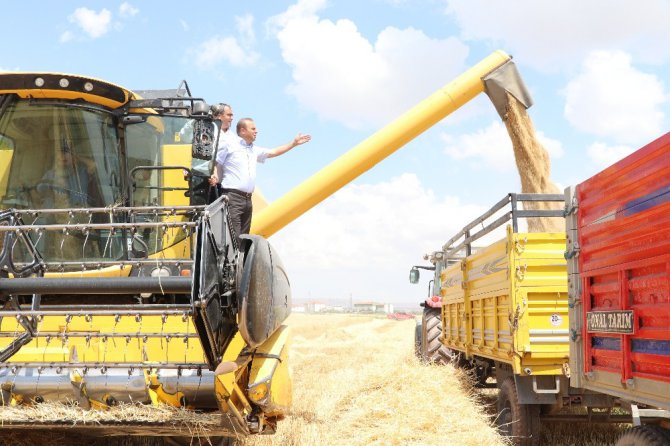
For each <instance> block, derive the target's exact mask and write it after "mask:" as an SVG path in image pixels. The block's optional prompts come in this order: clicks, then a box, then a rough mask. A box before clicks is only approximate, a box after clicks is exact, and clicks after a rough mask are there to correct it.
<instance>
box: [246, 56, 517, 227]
mask: <svg viewBox="0 0 670 446" xmlns="http://www.w3.org/2000/svg"><path fill="white" fill-rule="evenodd" d="M510 60H511V57H510V56H509V55H507V54H506V53H505V52H503V51H500V50H498V51H495V52H493V53H492V54H490V55H489V56H487V57H486V58H484V59H483V60H482V61H480V62H479V63H478V64H477V65H475V66H473V67H472V68H470V69H469V70H467V71H466V72H464V73H463V74H461V75H460V76H459V77H457V78H456V79H454V80H453V81H451V82H450V83H448V84H447V85H445V86H444V87H442V88H441V89H439V90H438V91H436V92H435V93H433V94H432V95H431V96H429V97H427V98H426V99H424V100H423V101H421V102H420V103H419V104H417V105H416V106H414V107H413V108H411V109H410V110H408V111H407V112H405V113H404V114H403V115H401V116H400V117H398V118H397V119H395V120H394V121H392V122H391V123H390V124H388V125H386V126H385V127H384V128H382V129H381V130H379V131H377V132H376V133H375V134H373V135H372V136H370V137H368V138H367V139H365V140H364V141H362V142H361V143H359V144H358V145H356V146H354V147H353V148H352V149H350V150H349V151H348V152H346V153H345V154H344V155H342V156H341V157H339V158H338V159H336V160H335V161H333V162H332V163H330V164H329V165H327V166H326V167H324V168H323V169H321V170H320V171H319V172H317V173H315V174H314V175H312V176H311V177H310V178H308V179H307V180H305V181H304V182H303V183H301V184H299V185H298V186H296V187H295V188H294V189H292V190H291V191H289V192H288V193H287V194H286V195H284V196H282V197H280V198H279V199H278V200H276V201H275V202H273V203H271V204H270V205H269V206H267V207H266V208H265V209H263V210H262V211H260V212H258V213H257V214H256V215H255V216H254V220H253V222H252V226H251V232H252V233H253V234H258V235H261V236H263V237H269V236H271V235H273V234H274V233H276V232H277V231H279V230H280V229H282V228H283V227H284V226H286V225H287V224H289V223H290V222H292V221H293V220H295V219H296V218H298V217H299V216H301V215H302V214H304V213H305V212H307V211H308V210H309V209H311V208H312V207H314V206H316V205H317V204H319V203H320V202H321V201H323V200H324V199H326V198H327V197H328V196H330V195H332V194H333V193H335V192H336V191H337V190H339V189H340V188H342V187H343V186H345V185H346V184H348V183H349V182H351V181H353V180H354V179H355V178H357V177H359V176H360V175H361V174H363V173H364V172H366V171H368V170H369V169H370V168H372V167H373V166H374V165H375V164H377V163H379V162H380V161H381V160H383V159H384V158H386V157H387V156H389V155H390V154H392V153H393V152H395V151H396V150H398V149H399V148H400V147H402V146H404V145H405V144H407V143H408V142H409V141H411V140H412V139H414V138H416V137H417V136H418V135H420V134H421V133H423V132H424V131H426V130H427V129H429V128H430V127H432V126H433V125H435V124H436V123H437V122H439V121H440V120H442V119H443V118H444V117H446V116H447V115H449V114H451V113H452V112H454V111H455V110H457V109H458V108H460V107H461V106H462V105H464V104H465V103H467V102H468V101H470V100H471V99H473V98H474V97H475V96H477V95H478V94H479V93H482V92H483V91H484V90H485V88H486V87H485V84H484V82H483V80H482V78H484V77H485V76H487V75H489V74H491V73H492V72H493V71H495V70H497V69H498V68H500V67H502V66H503V65H505V64H506V63H507V62H509V61H510Z"/></svg>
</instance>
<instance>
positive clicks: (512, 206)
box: [410, 193, 615, 445]
mask: <svg viewBox="0 0 670 446" xmlns="http://www.w3.org/2000/svg"><path fill="white" fill-rule="evenodd" d="M563 199H564V197H563V195H560V194H514V193H510V194H508V195H506V196H505V197H504V198H503V199H502V200H500V201H499V202H498V203H497V204H496V205H495V206H493V207H492V208H491V209H490V210H489V211H487V212H486V213H484V214H483V215H482V216H480V217H479V218H477V219H475V220H474V221H472V222H471V223H470V224H468V225H466V226H465V227H464V228H463V229H462V230H461V231H460V232H459V233H458V234H456V235H455V236H454V237H452V238H451V239H450V240H449V241H447V242H446V243H445V244H444V245H443V247H442V249H441V250H440V251H439V254H440V255H438V256H436V255H435V254H433V255H432V256H431V258H432V259H434V261H435V263H436V267H435V272H436V274H435V277H434V278H433V281H434V282H433V283H434V284H436V285H434V293H435V295H436V296H439V298H440V305H439V310H438V311H439V314H440V317H441V333H440V338H439V339H440V342H441V344H442V346H443V347H444V348H446V349H448V351H449V352H450V357H451V360H452V362H453V364H454V365H456V366H457V367H462V368H464V369H467V370H468V371H469V372H470V373H471V375H472V377H473V379H474V381H475V383H476V384H477V385H479V386H487V387H489V386H493V385H494V384H493V382H492V381H493V380H495V385H496V386H497V388H498V389H499V394H498V401H497V412H498V416H497V418H496V423H497V424H498V426H499V429H500V430H501V432H502V433H503V434H505V435H507V436H509V437H511V438H512V439H513V442H514V444H517V445H537V444H539V435H540V426H541V425H540V420H541V418H547V417H549V416H551V417H552V418H554V419H559V418H560V415H559V414H557V412H558V411H559V410H560V409H561V408H563V407H565V406H570V405H575V404H578V405H586V406H588V407H591V408H608V407H611V406H612V405H613V399H612V398H611V397H610V396H608V395H603V394H599V393H596V392H591V391H585V390H584V389H578V388H573V387H570V385H569V377H570V367H569V353H570V345H569V323H568V285H567V268H566V259H565V257H564V254H565V246H566V242H565V234H564V233H531V232H526V231H524V228H525V226H526V224H525V220H527V219H529V218H563V211H562V210H525V209H523V204H527V203H531V204H532V203H538V202H562V201H563ZM527 207H531V206H527ZM496 231H497V232H496ZM497 235H498V236H501V238H499V239H497V241H495V242H493V243H490V244H487V245H485V246H482V245H483V244H484V241H485V238H484V237H489V238H491V237H493V238H495V237H496V236H497ZM478 243H479V246H477V244H478ZM410 276H411V277H410V281H412V282H414V283H416V282H417V281H418V278H419V277H418V276H419V275H418V269H415V268H413V270H412V272H411V273H410ZM431 302H434V299H433V298H432V296H431V297H429V299H428V300H427V301H426V302H425V303H424V304H423V305H424V318H423V320H424V321H426V320H429V319H430V317H431V316H432V315H433V313H434V312H435V308H434V307H435V305H434V304H433V303H431ZM429 327H430V326H429ZM429 327H427V328H429ZM417 333H418V334H419V333H420V335H421V336H422V339H421V342H419V343H418V344H417V345H419V346H425V345H429V343H427V341H428V339H427V338H425V336H428V335H429V334H430V332H429V331H428V330H427V329H420V330H417ZM427 354H428V352H427V351H425V350H424V351H420V355H423V356H425V355H427ZM598 416H601V415H600V414H598V415H596V417H598ZM607 416H609V414H608V415H607ZM611 419H612V420H614V419H615V418H614V417H613V418H611Z"/></svg>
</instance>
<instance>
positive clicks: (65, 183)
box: [0, 51, 518, 441]
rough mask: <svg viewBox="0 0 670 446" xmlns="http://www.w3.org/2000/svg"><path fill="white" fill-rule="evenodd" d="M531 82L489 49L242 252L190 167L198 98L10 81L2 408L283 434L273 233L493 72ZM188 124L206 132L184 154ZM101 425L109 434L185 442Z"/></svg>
mask: <svg viewBox="0 0 670 446" xmlns="http://www.w3.org/2000/svg"><path fill="white" fill-rule="evenodd" d="M515 73H516V72H515V68H514V64H513V63H512V62H511V58H510V57H509V56H508V55H507V54H505V53H503V52H502V51H496V52H494V53H493V54H491V55H490V56H488V57H486V58H485V59H483V60H482V61H481V62H479V63H478V64H476V65H475V66H473V67H472V68H471V69H469V70H468V71H466V72H465V73H463V74H462V75H461V76H459V77H458V78H456V79H454V80H453V81H452V82H450V83H448V84H447V85H445V86H444V87H442V88H441V89H439V90H438V91H437V92H435V93H434V94H433V95H431V96H429V97H428V98H426V99H425V100H423V101H422V102H420V103H419V104H418V105H416V106H415V107H414V108H412V109H410V110H409V111H407V112H406V113H404V114H403V115H401V116H400V117H399V118H397V119H396V120H394V121H393V122H391V123H390V124H388V125H387V126H386V127H384V128H383V129H381V130H380V131H378V132H377V133H375V134H374V135H372V136H371V137H369V138H368V139H366V140H364V141H363V142H361V143H360V144H359V145H357V146H355V147H354V148H352V149H351V150H350V151H348V152H347V153H345V154H344V155H343V156H341V157H340V158H338V159H337V160H335V161H334V162H333V163H331V164H330V165H328V166H326V167H325V168H324V169H322V170H321V171H319V172H318V173H316V174H315V175H313V176H312V177H310V178H308V179H307V180H306V181H305V182H303V183H302V184H301V185H299V186H297V187H296V188H295V189H293V190H292V191H290V192H289V193H287V194H286V195H285V196H283V197H281V198H280V199H279V200H277V201H276V202H274V203H272V204H271V205H269V206H268V207H266V208H265V209H262V210H260V212H257V216H256V217H255V218H254V221H253V223H252V233H253V234H257V235H248V236H245V237H243V238H242V242H241V246H237V241H236V239H235V237H231V234H230V232H229V229H228V223H227V207H226V198H225V197H224V198H220V199H218V200H217V201H215V202H214V203H212V204H210V205H206V204H205V200H204V195H205V194H206V187H207V185H206V178H204V177H203V176H200V175H199V174H198V171H197V169H191V165H192V164H191V163H192V156H195V157H200V158H202V159H206V158H208V157H211V154H212V152H213V144H212V139H213V135H212V134H211V131H210V130H208V129H211V126H209V125H208V124H207V122H208V120H210V119H211V118H210V117H209V116H207V114H205V113H202V112H200V109H201V107H198V105H201V104H202V102H201V101H199V100H197V99H196V98H193V97H191V95H190V92H188V88H186V90H187V93H188V94H187V95H176V96H174V97H173V96H170V97H158V98H153V99H151V98H147V99H142V98H141V97H139V95H136V94H134V93H132V92H130V91H128V90H126V89H123V88H121V87H118V86H116V85H113V84H109V83H107V82H103V81H100V80H96V79H91V78H85V77H81V76H72V75H60V74H51V73H3V74H0V209H2V210H1V211H0V235H1V237H0V240H2V246H1V251H0V300H1V301H2V303H3V308H2V310H1V311H0V318H1V320H0V389H1V391H2V392H1V393H2V395H1V396H2V400H1V401H2V403H3V404H5V405H11V406H14V405H21V404H36V403H40V402H43V401H59V402H60V401H72V400H74V401H76V402H78V403H79V406H82V407H91V408H101V409H106V408H110V407H112V406H116V405H119V403H131V402H132V403H140V404H141V405H143V406H158V405H161V404H167V405H170V406H173V407H179V408H185V409H192V410H195V411H198V412H207V411H212V412H214V413H216V411H217V410H219V411H220V412H221V413H222V422H221V425H220V426H218V427H217V428H216V429H211V428H210V430H209V431H208V432H207V433H208V435H210V436H227V435H233V434H235V433H239V434H243V435H244V434H250V433H271V432H273V431H274V429H275V427H276V423H277V421H278V420H280V419H281V418H283V417H284V416H285V414H286V413H287V412H286V411H287V408H288V407H289V405H290V402H291V382H290V377H289V373H288V363H287V347H286V342H287V337H288V330H287V328H286V326H285V325H282V322H283V321H284V320H285V319H286V317H287V316H288V314H289V311H290V304H291V299H290V290H289V283H288V278H287V276H286V273H285V271H284V269H283V267H282V265H281V262H280V261H279V258H278V256H277V253H276V252H275V251H274V250H273V249H272V247H271V246H270V245H269V243H268V242H267V241H266V240H265V238H263V237H269V236H271V235H272V234H274V233H275V232H277V231H278V230H280V229H281V228H282V227H284V226H286V225H287V224H288V223H290V222H291V221H293V220H294V219H295V218H297V217H299V216H300V215H302V214H303V213H304V212H306V211H307V210H309V209H310V208H311V207H313V206H315V205H316V204H318V203H319V202H320V201H322V200H323V199H325V198H326V197H328V196H329V195H331V194H332V193H334V192H335V191H337V190H338V189H339V188H341V187H342V186H344V185H345V184H347V183H348V182H350V181H352V180H353V179H355V178H356V177H358V176H359V175H361V174H362V173H364V172H365V171H367V170H369V169H370V168H372V167H373V166H374V165H375V164H376V163H378V162H379V161H381V160H382V159H384V158H385V157H387V156H389V155H390V154H391V153H393V152H394V151H395V150H397V149H399V148H400V147H402V146H403V145H404V144H406V143H407V142H409V141H410V140H412V139H413V138H415V137H416V136H418V135H419V134H421V133H422V132H423V131H425V130H427V129H428V128H430V127H431V126H433V125H434V124H436V123H437V122H439V121H440V120H441V119H442V118H444V117H445V116H447V115H448V114H450V113H451V112H453V111H454V110H456V109H458V108H459V107H460V106H462V105H463V104H465V103H467V102H468V101H469V100H471V99H472V98H474V97H475V96H477V95H478V94H480V93H481V92H483V91H484V90H485V88H484V83H483V78H485V77H487V78H488V79H493V82H494V83H496V84H498V85H501V86H502V88H503V89H504V91H510V92H512V94H514V93H513V92H514V91H517V90H518V88H517V86H516V85H515V84H516V81H517V79H516V77H517V76H515ZM494 90H495V88H492V87H488V88H487V93H488V94H489V95H490V96H491V95H492V92H493V91H494ZM145 96H146V95H145ZM168 96H169V95H168ZM495 102H496V100H495V99H494V103H495ZM189 120H193V121H194V122H195V124H194V127H195V128H198V129H199V130H198V131H196V132H195V137H194V143H193V144H183V141H181V140H180V139H179V138H178V137H177V135H178V134H179V131H180V130H181V129H182V128H183V127H184V125H185V124H186V123H187V122H188V121H189ZM35 421H36V420H33V419H29V421H28V422H23V423H22V422H13V421H11V420H9V421H5V422H4V425H5V426H7V427H10V428H12V427H13V428H27V429H29V428H32V427H33V426H34V422H35ZM52 424H53V425H54V426H56V427H58V426H62V424H58V423H52ZM94 424H95V427H96V429H95V431H96V433H97V434H98V435H129V434H131V433H132V434H134V435H165V436H175V435H176V436H179V435H180V434H179V433H175V432H174V429H172V430H171V429H170V428H169V426H159V425H157V424H156V423H153V424H152V425H142V426H138V424H137V423H135V424H132V425H130V424H124V421H123V420H115V421H114V422H113V423H111V425H110V426H108V427H106V426H105V425H104V423H98V422H96V423H94ZM42 425H43V426H47V425H48V423H42ZM77 426H78V427H82V428H85V427H87V425H86V423H82V422H78V424H77ZM69 427H72V426H69ZM88 427H90V423H89V425H88ZM181 435H182V436H183V433H181ZM224 441H225V440H224Z"/></svg>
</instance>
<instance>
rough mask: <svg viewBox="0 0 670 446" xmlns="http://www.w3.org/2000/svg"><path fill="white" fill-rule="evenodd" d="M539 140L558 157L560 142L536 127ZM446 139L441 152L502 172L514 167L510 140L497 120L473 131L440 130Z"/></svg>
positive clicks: (562, 152) (560, 152)
mask: <svg viewBox="0 0 670 446" xmlns="http://www.w3.org/2000/svg"><path fill="white" fill-rule="evenodd" d="M536 136H537V138H538V140H539V142H540V143H541V144H542V145H543V146H544V148H545V149H546V150H547V152H548V153H549V157H550V158H552V159H554V158H561V157H562V156H563V154H564V151H563V147H562V145H561V142H560V141H558V140H555V139H551V138H548V137H547V136H545V135H544V133H542V132H540V131H536ZM441 138H442V140H443V141H444V142H445V143H446V147H445V153H446V154H447V155H449V156H450V157H451V158H453V159H457V160H463V159H473V160H475V161H477V164H476V166H481V165H484V166H485V167H488V168H491V169H494V170H497V171H501V172H505V171H511V170H514V169H516V167H515V163H514V151H513V149H512V142H511V140H510V137H509V134H508V133H507V129H506V128H505V125H504V124H503V123H502V122H500V121H493V122H492V123H491V124H490V125H489V126H488V127H486V128H485V129H483V130H478V131H476V132H474V133H464V134H460V135H457V136H452V135H450V134H447V133H442V134H441Z"/></svg>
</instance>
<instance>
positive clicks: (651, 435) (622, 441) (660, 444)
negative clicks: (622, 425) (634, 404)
mask: <svg viewBox="0 0 670 446" xmlns="http://www.w3.org/2000/svg"><path fill="white" fill-rule="evenodd" d="M669 445H670V431H668V430H666V429H663V428H662V427H660V426H653V425H645V426H635V427H633V428H631V429H628V430H627V431H626V432H624V433H623V435H621V436H620V437H619V439H618V440H617V442H616V444H615V445H614V446H669Z"/></svg>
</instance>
